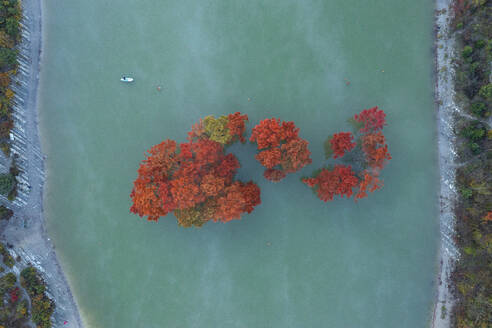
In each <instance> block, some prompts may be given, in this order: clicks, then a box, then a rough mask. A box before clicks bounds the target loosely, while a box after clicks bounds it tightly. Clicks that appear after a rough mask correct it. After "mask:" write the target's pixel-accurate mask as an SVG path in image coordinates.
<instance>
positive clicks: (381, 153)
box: [302, 106, 391, 202]
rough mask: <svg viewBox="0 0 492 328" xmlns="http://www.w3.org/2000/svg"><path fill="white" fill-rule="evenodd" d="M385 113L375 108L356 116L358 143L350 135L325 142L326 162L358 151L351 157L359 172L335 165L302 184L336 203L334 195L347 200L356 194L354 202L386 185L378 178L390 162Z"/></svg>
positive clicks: (319, 196) (349, 167)
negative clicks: (384, 132) (384, 133)
mask: <svg viewBox="0 0 492 328" xmlns="http://www.w3.org/2000/svg"><path fill="white" fill-rule="evenodd" d="M385 117H386V114H385V113H384V111H382V110H380V109H378V107H377V106H376V107H373V108H371V109H365V110H363V111H362V112H360V113H359V114H356V115H355V116H354V117H353V118H352V119H351V121H352V122H353V123H354V127H355V130H356V131H355V134H356V137H357V138H356V139H357V140H356V142H353V140H354V135H353V134H352V133H350V132H340V133H336V134H334V135H333V136H331V137H329V138H328V139H327V141H326V142H325V152H326V154H325V155H326V158H327V159H329V158H331V157H332V156H333V158H334V159H336V158H340V157H343V156H344V155H345V154H346V153H348V152H351V151H355V152H356V154H355V155H354V156H353V157H352V158H353V159H360V160H359V161H357V160H356V162H355V163H354V164H355V165H356V166H358V167H359V168H360V170H358V172H354V171H352V167H351V166H350V165H348V166H344V165H335V167H334V169H331V168H330V167H328V168H322V169H321V170H318V171H316V172H315V173H313V175H312V176H311V177H308V178H303V179H302V181H303V182H304V183H305V184H306V185H308V186H309V187H311V188H313V190H314V191H315V192H316V194H317V195H318V198H320V199H321V200H323V201H325V202H326V201H329V200H333V196H334V195H340V196H342V197H343V196H344V195H345V196H347V198H350V197H351V196H352V195H353V194H354V190H355V196H354V199H355V200H356V201H357V200H358V199H361V198H364V197H367V192H373V191H375V190H377V189H381V188H382V187H383V181H382V180H381V179H380V178H379V174H380V171H381V170H382V169H383V168H384V166H385V165H386V163H387V162H388V161H389V160H390V159H391V155H390V153H389V151H388V145H387V144H386V139H385V137H384V135H383V133H382V129H383V127H384V126H385V125H386V119H385Z"/></svg>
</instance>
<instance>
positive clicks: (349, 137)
mask: <svg viewBox="0 0 492 328" xmlns="http://www.w3.org/2000/svg"><path fill="white" fill-rule="evenodd" d="M329 140H330V146H331V150H332V152H333V154H334V156H333V158H337V157H343V155H345V153H346V152H349V151H351V150H352V149H354V147H355V145H356V143H355V142H353V140H354V135H353V134H352V132H340V133H335V134H334V135H333V136H332V137H331V138H330V139H329Z"/></svg>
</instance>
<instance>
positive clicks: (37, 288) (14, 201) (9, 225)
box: [0, 0, 83, 328]
mask: <svg viewBox="0 0 492 328" xmlns="http://www.w3.org/2000/svg"><path fill="white" fill-rule="evenodd" d="M41 16H42V4H41V1H40V0H33V1H21V0H3V1H1V2H0V149H1V150H2V152H0V241H1V243H0V254H1V255H2V259H3V264H0V293H1V295H0V297H1V299H2V302H1V304H0V328H3V327H13V328H15V327H32V326H36V327H41V328H49V327H61V326H64V325H66V324H69V325H70V327H83V325H82V323H81V319H80V315H79V312H78V309H77V306H76V304H75V301H74V299H73V297H72V294H71V291H70V288H69V286H68V283H67V281H66V280H65V276H64V274H63V271H62V270H61V267H60V266H59V263H58V260H57V258H56V254H55V251H54V245H53V244H52V243H51V241H50V239H49V238H48V236H47V234H46V230H45V226H44V219H43V202H42V199H43V198H42V189H43V184H44V180H45V174H44V163H43V155H42V153H41V147H40V140H39V136H38V124H37V106H36V105H37V103H36V98H37V89H38V76H39V68H40V54H41ZM4 245H6V246H4ZM57 305H58V306H57Z"/></svg>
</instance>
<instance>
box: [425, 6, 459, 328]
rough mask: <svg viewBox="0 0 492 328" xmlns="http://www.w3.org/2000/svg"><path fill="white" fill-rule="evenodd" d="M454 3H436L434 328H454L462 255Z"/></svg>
mask: <svg viewBox="0 0 492 328" xmlns="http://www.w3.org/2000/svg"><path fill="white" fill-rule="evenodd" d="M451 2H452V0H436V18H435V19H436V20H435V45H434V46H435V53H434V54H435V69H436V77H435V79H436V85H435V99H436V103H437V104H436V107H437V115H436V116H437V117H436V118H437V125H438V126H437V132H438V136H437V140H438V156H439V171H440V195H439V223H440V235H441V237H440V246H439V248H440V249H439V259H438V261H439V271H438V277H437V288H436V295H435V301H434V309H433V314H432V325H431V327H433V328H449V327H451V321H450V313H451V310H452V308H453V305H454V302H455V301H454V299H453V295H452V294H451V291H450V284H451V280H450V275H451V272H452V269H453V265H454V261H455V260H456V259H457V258H458V256H459V253H458V250H457V248H456V245H455V242H454V235H455V214H454V208H455V200H456V197H457V189H456V159H457V153H456V148H455V145H456V136H455V133H454V125H455V112H456V111H457V110H458V106H457V105H456V103H455V101H454V96H455V92H454V69H453V63H452V60H453V58H454V56H455V54H454V51H455V40H454V37H453V35H452V33H451V31H450V21H451V18H452V17H451Z"/></svg>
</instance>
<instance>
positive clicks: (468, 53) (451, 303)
mask: <svg viewBox="0 0 492 328" xmlns="http://www.w3.org/2000/svg"><path fill="white" fill-rule="evenodd" d="M491 10H492V3H491V1H490V0H437V1H436V25H435V27H436V31H435V32H436V41H435V47H436V49H435V56H436V74H437V77H436V102H437V106H438V112H437V116H438V117H437V121H438V130H439V137H438V144H439V167H440V178H441V196H440V226H441V228H440V230H441V250H440V272H439V277H438V286H437V293H436V301H435V304H434V314H433V318H432V327H437V328H448V327H458V328H466V327H489V325H490V323H491V322H492V299H491V298H490V290H491V289H492V274H491V272H492V271H491V270H490V268H491V266H492V251H491V247H492V231H491V230H492V224H491V223H492V201H491V200H492V196H491V195H492V131H491V125H492V116H491V100H492V99H491V98H492V85H491V83H490V73H491V72H490V62H491V59H492V51H491V50H492V40H491V36H492V27H491V25H490V13H491Z"/></svg>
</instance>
